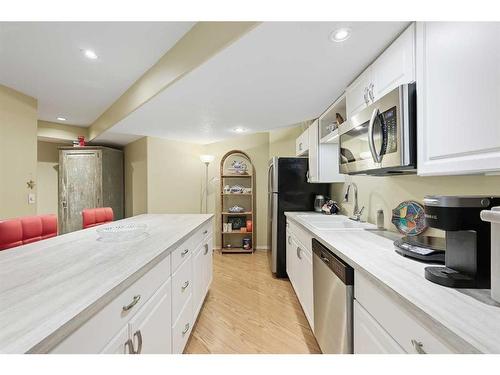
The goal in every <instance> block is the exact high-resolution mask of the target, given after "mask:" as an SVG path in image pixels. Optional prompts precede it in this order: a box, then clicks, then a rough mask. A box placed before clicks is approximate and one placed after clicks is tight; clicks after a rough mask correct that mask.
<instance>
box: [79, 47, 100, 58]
mask: <svg viewBox="0 0 500 375" xmlns="http://www.w3.org/2000/svg"><path fill="white" fill-rule="evenodd" d="M82 52H83V54H84V55H85V57H86V58H88V59H91V60H96V59H97V54H96V53H95V52H94V51H92V50H91V49H83V50H82Z"/></svg>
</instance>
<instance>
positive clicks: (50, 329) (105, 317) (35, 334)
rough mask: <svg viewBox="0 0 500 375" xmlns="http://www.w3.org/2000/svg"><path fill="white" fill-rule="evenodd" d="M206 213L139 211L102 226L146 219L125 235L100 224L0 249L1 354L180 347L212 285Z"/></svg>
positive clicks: (209, 224) (210, 222)
mask: <svg viewBox="0 0 500 375" xmlns="http://www.w3.org/2000/svg"><path fill="white" fill-rule="evenodd" d="M212 217H213V215H206V214H171V215H161V214H145V215H139V216H135V217H132V218H128V219H124V220H120V221H117V222H114V223H111V224H107V225H106V226H112V225H116V224H145V225H146V233H145V234H143V235H139V236H138V237H137V238H135V239H132V240H128V241H112V242H110V241H107V240H106V241H105V240H103V239H101V238H100V237H99V235H98V233H97V229H98V228H103V227H105V226H101V227H94V228H90V229H85V230H80V231H77V232H73V233H69V234H65V235H62V236H58V237H55V238H52V239H48V240H44V241H40V242H36V243H32V244H29V245H24V246H21V247H17V248H13V249H10V250H5V251H1V252H0V352H3V353H46V352H55V353H97V352H130V353H134V352H141V349H142V351H143V352H148V350H147V349H148V345H149V348H151V352H158V351H161V352H179V351H180V352H182V350H183V348H184V345H185V342H186V341H187V338H188V336H189V333H190V332H191V329H192V326H193V324H194V321H195V319H196V316H197V314H198V312H199V309H200V308H201V304H202V303H203V300H204V297H205V295H206V292H207V291H208V287H209V284H210V282H211V277H212V274H211V269H212V268H211V267H212V264H211V260H212V248H213V246H212V242H213V240H212V225H213V220H212ZM193 270H195V271H196V270H197V271H198V272H193ZM156 311H171V316H170V313H168V314H166V315H168V319H167V320H168V321H166V320H165V321H164V320H163V318H161V319H160V320H158V319H157V316H155V312H156ZM141 312H142V315H144V319H142V320H141V319H139V317H141ZM157 315H158V314H157ZM151 322H157V323H158V324H159V326H160V327H161V329H160V330H158V329H157V328H158V327H157V326H158V324H157V325H156V326H151V327H144V328H143V329H142V330H141V324H143V323H144V324H146V323H151ZM134 324H135V325H134ZM137 325H138V326H139V328H137V327H136V326H137ZM132 329H134V330H135V331H134V332H132ZM154 331H157V332H159V333H160V334H161V337H153V338H151V340H149V341H148V340H147V338H146V337H144V332H154ZM177 333H179V338H177V337H176V336H175V335H176V334H177ZM171 336H172V337H171ZM115 339H118V341H116V342H115V341H114V340H115ZM122 339H123V340H122ZM121 341H123V342H121ZM110 345H111V346H110ZM159 348H160V349H159Z"/></svg>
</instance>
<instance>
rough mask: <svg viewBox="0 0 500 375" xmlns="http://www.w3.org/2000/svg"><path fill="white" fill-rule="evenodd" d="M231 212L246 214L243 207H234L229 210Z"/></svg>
mask: <svg viewBox="0 0 500 375" xmlns="http://www.w3.org/2000/svg"><path fill="white" fill-rule="evenodd" d="M229 212H232V213H240V212H245V209H244V208H243V207H241V206H233V207H230V208H229Z"/></svg>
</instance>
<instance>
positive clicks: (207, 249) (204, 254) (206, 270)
mask: <svg viewBox="0 0 500 375" xmlns="http://www.w3.org/2000/svg"><path fill="white" fill-rule="evenodd" d="M212 256H213V247H212V238H209V239H208V240H207V241H205V242H203V243H202V244H201V245H200V247H199V249H198V250H197V252H196V254H195V256H194V258H193V283H194V285H193V314H194V317H195V320H196V317H197V316H198V313H199V312H200V309H201V307H202V305H203V301H204V300H205V295H206V294H207V292H208V288H209V287H210V284H211V283H212Z"/></svg>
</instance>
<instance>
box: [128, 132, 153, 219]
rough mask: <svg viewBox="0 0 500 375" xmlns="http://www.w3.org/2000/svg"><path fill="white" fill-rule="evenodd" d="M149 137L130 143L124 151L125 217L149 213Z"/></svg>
mask: <svg viewBox="0 0 500 375" xmlns="http://www.w3.org/2000/svg"><path fill="white" fill-rule="evenodd" d="M147 151H148V140H147V137H144V138H141V139H138V140H137V141H135V142H132V143H129V144H128V145H127V146H125V148H124V150H123V154H124V169H125V171H124V172H125V217H130V216H134V215H139V214H143V213H146V212H147V211H148V166H147V161H148V160H147Z"/></svg>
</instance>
